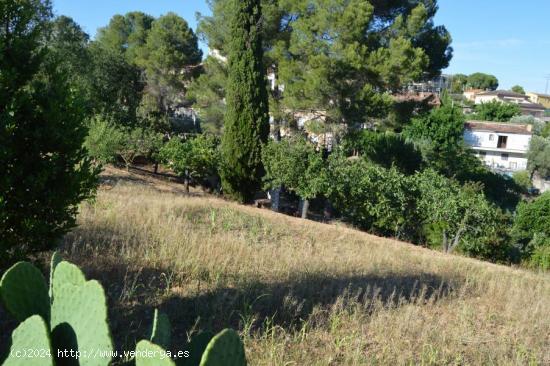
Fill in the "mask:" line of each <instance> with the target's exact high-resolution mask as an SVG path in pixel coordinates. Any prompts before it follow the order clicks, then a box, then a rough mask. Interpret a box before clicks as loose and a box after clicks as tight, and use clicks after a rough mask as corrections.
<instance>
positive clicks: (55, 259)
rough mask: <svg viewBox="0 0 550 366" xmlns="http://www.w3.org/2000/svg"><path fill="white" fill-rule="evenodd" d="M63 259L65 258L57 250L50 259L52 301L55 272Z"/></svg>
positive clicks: (51, 297)
mask: <svg viewBox="0 0 550 366" xmlns="http://www.w3.org/2000/svg"><path fill="white" fill-rule="evenodd" d="M62 260H63V258H62V257H61V254H59V253H58V252H57V251H55V252H53V255H52V259H51V261H50V291H49V294H50V303H51V302H52V301H53V272H54V271H55V268H56V267H57V265H58V264H59V263H61V261H62Z"/></svg>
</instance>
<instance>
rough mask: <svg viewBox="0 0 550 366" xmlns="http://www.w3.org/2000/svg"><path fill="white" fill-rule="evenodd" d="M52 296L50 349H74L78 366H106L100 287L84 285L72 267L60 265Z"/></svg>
mask: <svg viewBox="0 0 550 366" xmlns="http://www.w3.org/2000/svg"><path fill="white" fill-rule="evenodd" d="M52 294H53V303H52V311H51V313H52V320H51V324H50V325H51V329H52V340H53V343H54V344H53V346H54V348H55V349H61V350H64V349H74V350H76V349H78V350H79V351H80V352H81V357H80V359H79V364H80V365H81V366H107V365H108V364H109V362H110V360H111V352H112V350H113V346H112V341H111V335H110V332H109V325H108V323H107V301H106V298H105V293H104V291H103V287H102V286H101V285H100V284H99V282H97V281H86V280H85V278H84V275H83V274H82V272H81V271H80V269H79V268H78V267H76V266H75V265H72V264H70V263H67V262H61V263H59V264H58V265H57V267H56V268H55V272H54V276H53V293H52ZM88 352H92V353H91V354H88Z"/></svg>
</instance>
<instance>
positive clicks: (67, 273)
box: [50, 258, 86, 299]
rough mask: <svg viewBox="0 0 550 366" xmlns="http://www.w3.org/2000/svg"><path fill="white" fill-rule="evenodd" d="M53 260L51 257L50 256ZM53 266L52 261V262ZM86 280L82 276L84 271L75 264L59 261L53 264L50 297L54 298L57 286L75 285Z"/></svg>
mask: <svg viewBox="0 0 550 366" xmlns="http://www.w3.org/2000/svg"><path fill="white" fill-rule="evenodd" d="M52 262H53V258H52ZM52 266H53V263H52ZM85 282H86V277H84V273H82V271H81V270H80V268H78V267H77V266H75V265H74V264H72V263H69V262H65V261H61V262H59V263H58V264H57V265H55V268H54V271H53V276H52V282H51V284H50V287H51V294H50V295H51V296H52V299H53V298H55V291H56V289H57V288H58V287H60V286H63V285H65V284H72V285H75V286H79V285H82V284H84V283H85Z"/></svg>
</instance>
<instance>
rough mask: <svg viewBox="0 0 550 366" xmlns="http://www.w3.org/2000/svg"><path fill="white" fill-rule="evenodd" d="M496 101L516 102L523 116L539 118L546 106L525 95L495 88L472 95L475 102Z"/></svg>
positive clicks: (542, 115)
mask: <svg viewBox="0 0 550 366" xmlns="http://www.w3.org/2000/svg"><path fill="white" fill-rule="evenodd" d="M492 101H497V102H501V103H513V104H517V105H518V106H519V107H520V108H521V112H522V114H523V115H525V116H533V117H536V118H539V119H542V118H543V117H544V111H545V110H546V108H545V107H544V106H543V105H541V104H538V103H533V102H532V101H531V100H530V99H529V97H528V96H527V95H524V94H519V93H514V92H511V91H507V90H495V91H487V92H482V93H478V94H476V95H475V97H474V102H475V104H483V103H489V102H492Z"/></svg>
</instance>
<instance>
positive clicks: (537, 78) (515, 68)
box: [53, 0, 550, 92]
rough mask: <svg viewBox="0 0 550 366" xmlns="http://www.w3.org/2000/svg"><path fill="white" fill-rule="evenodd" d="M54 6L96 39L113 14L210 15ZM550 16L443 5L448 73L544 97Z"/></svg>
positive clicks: (508, 2)
mask: <svg viewBox="0 0 550 366" xmlns="http://www.w3.org/2000/svg"><path fill="white" fill-rule="evenodd" d="M53 1H54V9H55V12H56V14H58V15H61V14H63V15H68V16H70V17H72V18H73V19H75V21H76V22H78V23H79V24H80V25H81V26H82V27H83V28H84V30H85V31H86V32H88V33H89V34H90V35H92V36H93V35H95V32H96V30H97V28H99V27H101V26H104V25H106V24H107V23H108V22H109V19H110V18H111V16H113V15H114V14H124V13H127V12H129V11H132V10H140V11H143V12H145V13H148V14H151V15H154V16H159V15H161V14H165V13H167V12H169V11H173V12H175V13H177V14H179V15H180V16H182V17H183V18H185V19H186V20H187V21H188V22H189V24H190V25H191V27H193V29H195V28H196V16H195V14H196V12H201V13H203V14H209V9H208V6H207V5H206V1H205V0H94V1H91V0H83V1H76V0H53ZM549 14H550V1H549V0H524V1H518V0H439V13H438V14H437V16H436V19H435V22H436V24H444V25H445V26H446V27H447V29H449V31H450V32H451V35H452V36H453V48H454V50H455V52H454V57H453V60H452V61H451V65H450V67H449V68H448V69H447V70H445V72H446V73H464V74H470V73H473V72H477V71H480V72H486V73H491V74H494V75H495V76H496V77H497V78H498V79H499V81H500V86H501V88H505V89H507V88H510V87H511V86H513V85H515V84H520V85H522V86H524V87H525V89H526V90H528V91H537V92H545V89H546V79H545V77H546V76H547V75H550V27H548V26H547V25H546V24H548V15H549ZM201 46H202V48H203V49H204V50H205V51H206V46H205V45H201ZM549 91H550V90H549Z"/></svg>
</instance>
